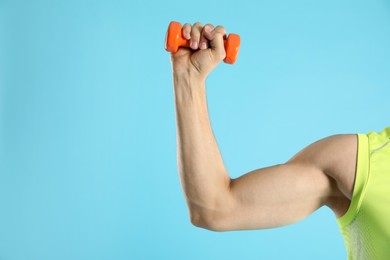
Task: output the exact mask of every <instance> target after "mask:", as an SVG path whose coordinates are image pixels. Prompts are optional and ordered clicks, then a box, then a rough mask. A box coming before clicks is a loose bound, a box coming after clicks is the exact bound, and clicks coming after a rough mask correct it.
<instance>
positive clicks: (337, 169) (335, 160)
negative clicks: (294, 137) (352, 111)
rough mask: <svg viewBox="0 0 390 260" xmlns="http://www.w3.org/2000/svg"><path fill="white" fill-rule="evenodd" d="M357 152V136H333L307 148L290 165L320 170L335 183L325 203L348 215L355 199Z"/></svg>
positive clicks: (334, 209) (340, 213)
mask: <svg viewBox="0 0 390 260" xmlns="http://www.w3.org/2000/svg"><path fill="white" fill-rule="evenodd" d="M357 152H358V137H357V135H356V134H340V135H333V136H329V137H326V138H324V139H321V140H319V141H317V142H314V143H312V144H311V145H309V146H307V147H306V148H304V149H303V150H301V151H300V152H299V153H297V154H296V155H295V156H294V157H292V158H291V159H290V160H289V162H299V163H305V164H309V165H311V166H313V167H316V168H318V169H320V170H321V172H322V173H323V174H324V175H325V176H326V177H327V178H328V179H329V183H331V184H333V185H332V187H331V189H332V192H331V196H329V198H328V201H327V202H326V203H325V204H327V205H328V206H329V207H330V208H331V209H332V210H333V211H334V212H335V214H336V215H337V216H340V215H342V214H343V213H345V212H346V210H347V209H348V206H349V203H350V200H351V198H352V193H353V186H354V182H355V175H356V162H357Z"/></svg>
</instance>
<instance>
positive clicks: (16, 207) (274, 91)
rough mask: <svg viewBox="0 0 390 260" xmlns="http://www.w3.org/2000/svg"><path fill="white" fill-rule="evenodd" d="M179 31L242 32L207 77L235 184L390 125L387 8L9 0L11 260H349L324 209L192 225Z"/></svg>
mask: <svg viewBox="0 0 390 260" xmlns="http://www.w3.org/2000/svg"><path fill="white" fill-rule="evenodd" d="M171 20H176V21H180V22H183V23H184V22H191V23H193V22H196V21H201V22H204V23H213V24H215V25H218V24H221V25H224V26H225V27H226V28H227V30H228V32H234V33H238V34H240V35H241V39H242V45H241V51H240V55H239V58H238V61H237V63H236V64H235V65H233V66H231V65H225V64H221V65H220V66H219V67H218V68H217V69H216V70H215V71H214V72H213V73H212V74H211V76H210V77H209V79H208V82H207V85H208V86H207V89H208V102H209V110H210V115H211V120H212V125H213V128H214V132H215V135H216V137H217V140H218V143H219V145H220V149H221V152H222V154H223V157H224V160H225V162H226V165H227V168H228V170H229V172H230V175H231V176H232V177H238V176H240V175H241V174H244V173H246V172H248V171H251V170H253V169H256V168H259V167H265V166H270V165H273V164H277V163H283V162H285V161H286V160H288V159H289V158H290V157H291V156H293V155H294V154H295V153H296V152H298V151H299V150H300V149H302V148H303V147H305V146H307V145H308V144H310V143H312V142H314V141H316V140H318V139H320V138H323V137H326V136H328V135H332V134H337V133H356V132H359V133H364V132H368V131H370V130H375V131H380V130H382V129H383V128H384V127H385V126H387V125H389V96H390V84H389V82H390V73H389V71H390V49H389V46H390V3H389V1H384V0H370V1H358V0H354V1H339V0H327V1H309V0H307V1H303V0H297V1H289V0H284V1H275V0H272V1H271V0H268V1H254V0H253V1H236V2H233V1H232V2H229V1H221V0H216V1H206V0H200V1H192V2H190V1H177V0H165V1H141V0H131V1H118V0H114V1H108V0H107V1H76V0H71V1H27V0H26V1H21V0H15V1H7V0H6V1H4V0H2V1H0V84H1V85H0V98H1V99H0V105H1V106H0V116H1V122H0V123H1V125H0V126H1V127H0V131H1V132H0V134H1V135H0V136H1V138H0V146H1V150H0V207H1V208H0V259H2V260H16V259H17V260H22V259H29V260H35V259H37V260H38V259H39V260H43V259H55V260H62V259H64V260H65V259H67V260H68V259H94V260H98V259H226V260H227V259H345V258H346V253H345V249H344V244H343V240H342V238H341V235H340V233H339V231H338V228H337V224H336V221H335V217H334V215H333V213H332V212H331V211H330V210H329V209H327V208H322V209H320V210H318V211H317V212H315V213H314V214H313V215H312V216H310V217H308V218H307V219H306V220H304V221H302V222H299V223H297V224H294V225H291V226H288V227H283V228H277V229H271V230H262V231H236V232H224V233H216V232H211V231H207V230H203V229H199V228H196V227H194V226H192V225H191V224H190V221H189V218H188V212H187V207H186V204H185V200H184V197H183V194H182V190H181V187H180V183H179V179H178V174H177V168H176V147H175V145H176V144H175V142H176V140H175V114H174V102H173V89H172V84H171V71H170V61H169V54H168V53H166V52H165V51H164V49H163V44H164V37H165V32H166V28H167V26H168V23H169V22H170V21H171Z"/></svg>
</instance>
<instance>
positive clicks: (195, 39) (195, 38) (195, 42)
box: [190, 22, 203, 50]
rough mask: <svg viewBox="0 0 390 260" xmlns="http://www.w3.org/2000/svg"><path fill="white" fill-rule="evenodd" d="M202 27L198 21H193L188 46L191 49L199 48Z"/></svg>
mask: <svg viewBox="0 0 390 260" xmlns="http://www.w3.org/2000/svg"><path fill="white" fill-rule="evenodd" d="M202 29H203V25H202V24H201V23H199V22H197V23H195V24H194V25H193V26H192V28H191V38H190V47H191V48H192V49H193V50H197V49H198V48H199V43H200V38H201V32H202Z"/></svg>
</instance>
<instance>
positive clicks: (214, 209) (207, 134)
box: [174, 76, 230, 222]
mask: <svg viewBox="0 0 390 260" xmlns="http://www.w3.org/2000/svg"><path fill="white" fill-rule="evenodd" d="M174 90H175V105H176V106H175V108H176V120H177V121H176V122H177V159H178V168H179V176H180V180H181V185H182V187H183V191H184V193H185V198H186V201H187V204H188V207H189V210H190V213H191V218H192V220H193V222H194V221H198V219H200V218H205V217H208V218H216V217H217V216H218V215H219V214H222V212H221V211H223V206H224V204H226V199H227V197H228V196H229V185H230V177H229V175H228V172H227V170H226V168H225V165H224V163H223V159H222V156H221V154H220V151H219V148H218V144H217V142H216V140H215V137H214V134H213V131H212V128H211V124H210V120H209V114H208V110H207V100H206V88H205V83H204V81H203V80H191V79H190V78H189V77H179V76H174Z"/></svg>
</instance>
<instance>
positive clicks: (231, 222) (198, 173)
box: [171, 23, 357, 231]
mask: <svg viewBox="0 0 390 260" xmlns="http://www.w3.org/2000/svg"><path fill="white" fill-rule="evenodd" d="M225 34H226V31H225V28H223V27H222V26H218V27H214V26H213V25H211V24H208V25H205V26H203V25H202V24H201V23H195V24H194V25H193V26H191V25H190V24H185V25H184V26H183V36H184V37H185V38H187V39H189V40H190V41H191V48H190V49H189V48H180V49H179V51H178V52H177V53H175V54H172V56H171V61H172V70H173V83H174V93H175V108H176V119H177V157H178V168H179V176H180V181H181V185H182V188H183V191H184V194H185V198H186V201H187V205H188V209H189V213H190V218H191V222H192V223H193V224H194V225H195V226H198V227H202V228H206V229H209V230H214V231H229V230H249V229H264V228H272V227H278V226H283V225H288V224H291V223H294V222H297V221H300V220H302V219H304V218H306V217H307V216H308V215H310V214H311V213H312V212H314V211H315V210H317V209H318V208H320V207H322V206H328V207H329V208H330V209H332V211H333V212H334V213H335V215H336V217H340V216H342V215H343V214H345V213H346V211H347V210H348V207H349V204H350V201H351V198H352V192H353V185H354V181H355V173H356V158H357V135H355V134H348V135H335V136H330V137H327V138H324V139H322V140H319V141H317V142H315V143H313V144H311V145H309V146H308V147H306V148H304V149H303V150H302V151H300V152H298V153H297V154H296V155H295V156H293V157H292V158H291V159H290V160H289V161H287V162H285V163H283V164H278V165H275V166H271V167H267V168H262V169H258V170H255V171H252V172H249V173H246V174H244V175H242V176H241V177H239V178H236V179H232V178H230V177H229V173H228V171H227V169H226V167H225V165H224V162H223V159H222V156H221V153H220V151H219V148H218V145H217V142H216V140H215V137H214V134H213V131H212V128H211V124H210V120H209V113H208V110H207V100H206V84H205V82H206V78H207V76H208V75H209V73H210V72H211V71H212V70H213V69H214V68H215V67H216V66H217V65H218V64H219V63H220V62H221V61H222V60H223V59H224V57H225V50H224V45H223V36H224V35H225Z"/></svg>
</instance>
